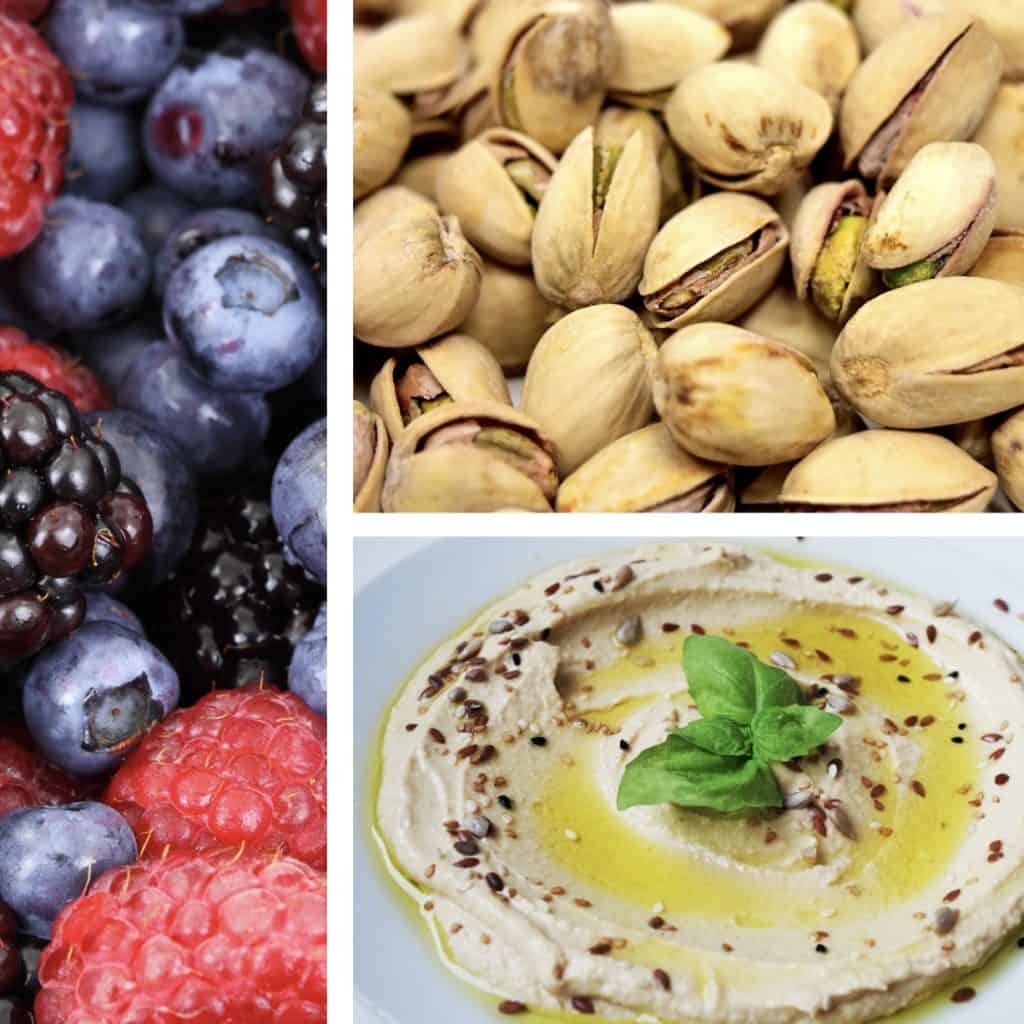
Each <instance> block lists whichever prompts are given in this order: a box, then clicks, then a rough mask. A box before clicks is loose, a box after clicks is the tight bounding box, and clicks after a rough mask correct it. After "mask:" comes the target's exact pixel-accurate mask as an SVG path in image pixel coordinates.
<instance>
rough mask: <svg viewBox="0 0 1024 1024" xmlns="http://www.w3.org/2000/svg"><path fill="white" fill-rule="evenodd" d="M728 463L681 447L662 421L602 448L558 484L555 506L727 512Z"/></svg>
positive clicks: (730, 507)
mask: <svg viewBox="0 0 1024 1024" xmlns="http://www.w3.org/2000/svg"><path fill="white" fill-rule="evenodd" d="M734 507H735V500H734V498H733V493H732V476H731V473H730V472H729V467H728V466H723V465H721V464H720V463H715V462H705V461H704V460H703V459H698V458H696V457H695V456H693V455H690V453H689V452H685V451H683V449H682V448H680V447H679V445H677V444H676V443H675V441H673V440H672V436H671V434H669V432H668V429H667V428H666V426H665V424H664V423H651V424H650V425H649V426H646V427H642V428H641V429H640V430H634V431H633V432H632V433H631V434H625V435H623V436H622V437H620V438H619V439H618V440H616V441H613V442H612V443H611V444H609V445H608V446H607V447H605V448H602V449H601V450H600V451H599V452H597V453H596V454H595V455H592V456H591V457H590V458H589V459H588V460H587V461H586V462H584V463H583V465H582V466H580V467H579V468H578V469H577V470H576V471H575V472H574V473H573V474H572V475H571V476H569V477H567V478H566V479H565V480H563V481H562V486H561V487H559V488H558V503H557V510H558V511H559V512H731V511H732V510H733V508H734Z"/></svg>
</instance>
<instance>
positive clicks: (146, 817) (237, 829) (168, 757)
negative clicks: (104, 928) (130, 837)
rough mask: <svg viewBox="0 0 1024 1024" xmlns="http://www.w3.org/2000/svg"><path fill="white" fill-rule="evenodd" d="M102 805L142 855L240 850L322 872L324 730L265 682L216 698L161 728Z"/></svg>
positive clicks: (316, 719) (324, 839)
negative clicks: (128, 830)
mask: <svg viewBox="0 0 1024 1024" xmlns="http://www.w3.org/2000/svg"><path fill="white" fill-rule="evenodd" d="M104 800H105V801H106V802H107V803H109V804H110V806H111V807H114V808H115V809H116V810H118V811H120V812H121V813H122V814H123V815H124V816H125V818H127V819H128V822H129V824H130V825H131V826H132V828H133V830H134V831H135V835H136V838H137V839H138V841H139V846H140V849H141V850H142V853H143V855H144V856H150V857H160V856H163V855H164V854H165V852H166V850H167V849H168V848H170V849H171V850H179V851H181V850H183V851H187V852H196V853H202V852H206V851H223V850H224V849H238V848H240V847H241V848H244V849H245V850H249V851H253V850H256V851H270V852H275V853H284V854H288V855H289V856H291V857H294V858H296V859H298V860H302V861H305V862H306V863H307V864H311V865H312V866H313V867H315V868H319V869H320V870H326V869H327V726H326V723H325V721H324V719H322V718H321V717H320V716H319V715H316V714H314V713H313V712H312V711H310V710H309V708H307V707H306V705H305V704H304V703H303V702H302V701H301V700H300V699H299V698H298V697H296V696H295V695H294V694H292V693H281V692H279V691H278V690H275V689H272V688H267V687H264V686H263V685H262V684H259V683H251V684H250V685H248V686H245V687H242V688H241V689H238V690H218V691H215V692H213V693H210V694H207V696H205V697H204V698H203V699H202V700H200V701H199V703H197V704H195V705H194V706H193V707H191V708H185V709H182V710H178V711H176V712H174V714H172V715H169V716H168V717H167V718H165V719H164V720H163V722H161V723H160V724H159V725H157V726H156V728H154V729H153V731H152V732H151V733H150V734H149V735H148V736H147V737H146V738H145V739H144V740H143V741H142V743H140V744H139V746H138V747H137V748H136V749H135V750H134V751H133V752H132V753H131V754H130V755H129V757H128V759H127V760H126V761H125V763H124V764H123V765H122V766H121V768H120V769H119V770H118V772H117V774H116V775H115V776H114V777H113V779H112V780H111V782H110V786H109V787H108V789H107V793H106V796H105V797H104Z"/></svg>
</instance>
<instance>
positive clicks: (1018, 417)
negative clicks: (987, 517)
mask: <svg viewBox="0 0 1024 1024" xmlns="http://www.w3.org/2000/svg"><path fill="white" fill-rule="evenodd" d="M992 454H993V456H994V457H995V463H996V473H997V474H998V476H999V483H1000V484H1001V485H1002V488H1003V490H1004V491H1005V492H1006V496H1007V497H1008V498H1009V499H1010V501H1012V502H1013V503H1014V505H1016V506H1017V508H1019V509H1021V510H1022V511H1024V409H1019V410H1018V411H1017V412H1015V413H1014V414H1013V415H1012V416H1010V417H1008V418H1007V419H1006V420H1004V421H1003V423H1002V424H1001V425H1000V426H999V427H998V428H997V429H996V430H995V431H994V432H993V434H992Z"/></svg>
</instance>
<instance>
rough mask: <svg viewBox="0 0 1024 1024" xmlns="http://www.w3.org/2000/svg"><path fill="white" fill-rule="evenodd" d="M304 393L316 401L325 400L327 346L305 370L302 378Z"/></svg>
mask: <svg viewBox="0 0 1024 1024" xmlns="http://www.w3.org/2000/svg"><path fill="white" fill-rule="evenodd" d="M302 384H303V387H304V388H305V391H306V394H307V395H309V397H310V398H312V399H313V400H314V401H316V402H326V401H327V347H326V346H324V349H323V351H322V352H321V353H320V355H319V356H318V357H317V361H316V362H315V363H314V364H313V365H312V366H311V367H310V368H309V369H308V370H307V371H306V375H305V376H304V377H303V378H302Z"/></svg>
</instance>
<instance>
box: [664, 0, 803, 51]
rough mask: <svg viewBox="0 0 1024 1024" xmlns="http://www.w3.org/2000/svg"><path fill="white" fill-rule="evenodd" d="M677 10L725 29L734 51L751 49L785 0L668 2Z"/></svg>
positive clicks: (671, 0) (693, 0) (685, 0)
mask: <svg viewBox="0 0 1024 1024" xmlns="http://www.w3.org/2000/svg"><path fill="white" fill-rule="evenodd" d="M669 2H670V3H673V4H675V5H676V6H677V7H685V8H687V9H689V10H692V11H700V13H701V14H706V15H707V16H708V17H710V18H714V19H715V20H716V21H718V22H720V23H721V24H722V25H724V26H725V27H726V28H727V29H728V30H729V34H730V35H731V36H732V41H733V46H734V48H735V49H736V50H743V49H746V48H748V47H751V46H753V45H754V44H755V43H756V42H757V40H758V39H759V38H760V36H761V33H762V32H763V31H764V28H765V26H766V25H767V24H768V22H769V21H771V20H772V18H773V17H774V16H775V15H776V14H777V13H778V12H779V11H780V10H781V9H782V7H783V6H784V4H785V2H786V0H669Z"/></svg>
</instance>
